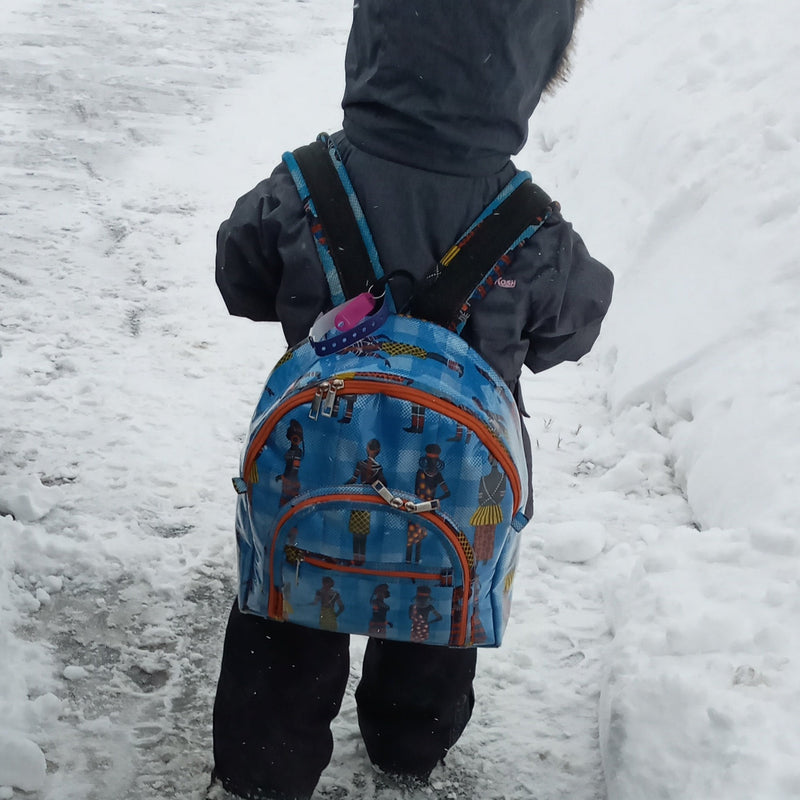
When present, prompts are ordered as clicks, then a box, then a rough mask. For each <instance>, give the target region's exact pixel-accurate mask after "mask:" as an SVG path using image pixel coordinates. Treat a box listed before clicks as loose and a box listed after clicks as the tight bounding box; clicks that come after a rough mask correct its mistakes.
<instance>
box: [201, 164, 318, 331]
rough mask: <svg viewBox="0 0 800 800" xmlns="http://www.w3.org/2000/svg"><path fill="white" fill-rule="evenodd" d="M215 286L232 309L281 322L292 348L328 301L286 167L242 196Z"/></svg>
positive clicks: (220, 241) (221, 248)
mask: <svg viewBox="0 0 800 800" xmlns="http://www.w3.org/2000/svg"><path fill="white" fill-rule="evenodd" d="M216 278H217V286H218V287H219V290H220V292H221V293H222V296H223V298H224V300H225V305H226V306H227V308H228V311H229V312H230V313H231V314H234V315H235V316H240V317H249V318H250V319H253V320H256V321H263V320H279V321H280V322H281V323H282V325H283V330H284V333H285V335H286V339H287V341H288V342H289V344H296V343H297V342H298V341H300V340H301V339H303V338H305V336H306V335H307V334H308V331H309V329H310V328H311V325H312V324H313V322H314V320H315V319H316V318H317V316H318V314H319V313H320V312H321V311H322V310H323V308H325V307H326V304H329V303H330V295H329V292H328V287H327V284H326V282H325V276H324V273H323V272H322V270H321V269H320V267H319V260H318V258H317V253H316V247H315V245H314V240H313V238H312V236H311V231H310V229H309V226H308V222H307V221H306V217H305V212H304V210H303V207H302V204H301V202H300V197H299V196H298V194H297V190H296V189H295V186H294V183H293V181H292V178H291V176H290V175H289V172H288V170H287V169H286V167H285V166H284V165H283V164H280V165H279V166H278V167H276V169H275V171H274V172H273V173H272V175H271V176H270V177H269V178H267V179H266V180H264V181H261V183H259V184H258V185H257V186H256V187H255V188H254V189H252V190H251V191H249V192H248V193H247V194H246V195H244V196H243V197H241V198H239V200H238V201H237V202H236V206H235V207H234V209H233V212H232V213H231V216H230V219H228V220H226V221H225V222H223V223H222V225H221V226H220V229H219V232H218V234H217V259H216Z"/></svg>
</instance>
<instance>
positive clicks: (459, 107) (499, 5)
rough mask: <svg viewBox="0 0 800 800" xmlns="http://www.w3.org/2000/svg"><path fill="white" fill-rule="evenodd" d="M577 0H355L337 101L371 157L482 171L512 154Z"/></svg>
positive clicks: (352, 135)
mask: <svg viewBox="0 0 800 800" xmlns="http://www.w3.org/2000/svg"><path fill="white" fill-rule="evenodd" d="M581 3H582V0H356V2H355V6H354V9H353V25H352V28H351V30H350V38H349V40H348V45H347V54H346V57H345V76H346V86H345V93H344V99H343V101H342V107H343V108H344V130H345V132H346V134H347V136H348V138H349V139H350V141H351V142H352V143H353V144H354V145H355V146H356V147H359V148H361V149H363V150H365V151H367V152H369V153H371V154H373V155H376V156H380V157H382V158H387V159H389V160H391V161H396V162H399V163H403V164H408V165H410V166H414V167H418V168H422V169H427V170H433V171H436V172H445V173H449V174H456V175H488V174H491V173H493V172H496V171H497V170H499V169H501V168H502V167H503V165H504V164H505V163H507V161H508V159H509V158H510V157H511V156H512V155H514V154H516V153H518V152H519V151H520V150H521V149H522V147H523V145H524V144H525V141H526V139H527V137H528V120H529V119H530V117H531V114H532V113H533V110H534V109H535V108H536V105H537V104H538V102H539V98H540V97H541V95H542V92H543V91H544V90H545V88H546V87H547V86H548V84H550V83H551V82H552V81H553V80H554V79H555V78H556V77H557V76H558V73H559V70H560V68H561V67H562V65H563V62H564V60H565V54H566V51H567V48H568V45H569V43H570V40H571V38H572V32H573V29H574V26H575V20H576V16H577V13H578V10H579V8H580V5H581Z"/></svg>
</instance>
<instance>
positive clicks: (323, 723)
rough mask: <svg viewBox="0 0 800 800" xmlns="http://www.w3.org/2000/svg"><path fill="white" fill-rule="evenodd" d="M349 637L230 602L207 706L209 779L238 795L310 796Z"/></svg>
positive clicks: (327, 749) (326, 744)
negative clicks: (210, 709) (210, 712)
mask: <svg viewBox="0 0 800 800" xmlns="http://www.w3.org/2000/svg"><path fill="white" fill-rule="evenodd" d="M348 646H349V637H348V636H346V635H345V634H341V633H331V632H328V631H317V630H312V629H310V628H302V627H300V626H298V625H292V624H290V623H285V622H272V621H270V620H265V619H262V618H260V617H255V616H252V615H250V614H242V613H241V612H240V611H239V608H238V606H237V604H236V603H234V606H233V610H232V611H231V615H230V618H229V620H228V628H227V631H226V633H225V646H224V650H223V653H222V668H221V671H220V678H219V684H218V686H217V697H216V701H215V703H214V775H215V776H216V777H217V778H218V779H219V780H220V781H221V782H222V784H223V786H224V787H225V788H226V789H228V790H229V791H231V792H233V793H234V794H237V795H241V796H242V797H254V798H269V800H273V798H275V799H276V800H283V799H284V798H286V799H287V800H288V798H291V799H292V800H295V798H298V799H299V800H305V798H310V797H311V795H312V793H313V791H314V787H315V786H316V785H317V781H318V780H319V776H320V774H321V773H322V770H323V769H325V767H326V766H327V765H328V762H329V761H330V757H331V752H332V750H333V739H332V736H331V732H330V724H331V721H332V720H333V718H334V717H335V716H336V715H337V713H338V712H339V706H340V705H341V702H342V696H343V695H344V690H345V686H346V684H347V676H348V674H349V660H350V658H349V649H348Z"/></svg>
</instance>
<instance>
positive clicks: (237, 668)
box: [214, 0, 612, 800]
mask: <svg viewBox="0 0 800 800" xmlns="http://www.w3.org/2000/svg"><path fill="white" fill-rule="evenodd" d="M581 4H582V0H548V2H538V3H533V2H529V0H495V2H492V3H489V2H485V0H435V1H434V0H430V1H429V2H426V3H409V2H405V0H359V2H358V3H356V4H355V8H354V12H353V25H352V29H351V33H350V38H349V41H348V46H347V53H346V59H345V67H346V88H345V94H344V100H343V108H344V123H343V130H341V131H339V132H338V133H335V134H333V136H332V139H333V141H334V143H335V145H336V147H337V148H338V150H339V152H340V154H341V156H342V159H343V161H344V164H345V167H346V169H347V172H348V173H349V175H350V178H351V180H352V183H353V186H354V188H355V191H356V194H357V195H358V197H359V199H360V201H361V205H362V207H363V209H364V213H365V216H366V218H367V223H368V225H369V227H370V229H371V231H372V234H373V238H374V240H375V244H376V246H377V249H378V252H379V253H380V258H381V263H382V265H383V268H384V270H385V271H386V272H391V271H392V270H395V269H405V270H409V271H411V272H413V273H414V275H415V277H417V278H421V277H423V276H424V275H425V274H426V273H427V272H428V271H429V269H430V268H431V267H432V266H433V265H434V264H435V263H436V262H437V260H438V259H439V258H440V257H441V256H442V255H443V254H444V253H445V252H446V251H447V249H448V248H449V247H450V245H451V244H452V243H453V242H454V241H455V240H456V239H457V238H458V237H459V236H460V235H461V234H462V233H463V232H464V231H465V230H466V229H467V227H468V226H469V225H470V224H471V223H472V221H473V220H474V219H475V218H476V217H477V216H478V214H479V213H480V212H481V211H482V210H483V209H484V208H485V206H486V205H487V204H488V203H489V202H490V201H491V200H492V199H493V198H494V197H495V196H496V195H497V194H498V192H499V191H500V189H502V188H503V187H504V186H505V185H506V184H507V183H508V181H509V180H510V179H511V178H512V177H513V176H514V175H515V174H516V172H517V169H516V167H515V166H514V164H513V163H512V162H511V160H510V158H511V156H512V155H513V154H516V153H518V152H519V151H520V149H521V148H522V146H523V145H524V143H525V140H526V137H527V132H528V120H529V118H530V116H531V114H532V112H533V110H534V108H535V107H536V105H537V103H538V101H539V98H540V96H541V94H542V92H543V91H544V89H545V88H546V87H548V86H550V85H552V84H553V83H554V82H557V81H558V80H559V77H560V75H561V72H562V71H563V69H564V63H565V58H566V52H567V49H568V46H569V43H570V41H571V38H572V33H573V28H574V24H575V20H576V17H577V15H578V13H579V11H580V6H581ZM298 144H302V143H298ZM217 283H218V286H219V288H220V291H221V292H222V295H223V297H224V299H225V302H226V304H227V307H228V310H229V311H230V312H231V313H232V314H236V315H239V316H246V317H249V318H251V319H253V320H279V321H280V322H281V324H282V327H283V331H284V334H285V337H286V340H287V342H288V343H289V344H290V345H294V344H296V343H297V342H299V341H300V340H302V339H304V338H305V337H306V336H307V335H308V331H309V329H310V327H311V325H312V324H313V322H314V321H315V319H316V317H317V316H318V315H319V314H320V313H321V312H323V311H327V310H329V309H330V308H331V306H332V303H331V298H330V294H329V291H328V286H327V282H326V280H325V276H324V273H323V270H322V267H321V265H320V262H319V260H318V257H317V251H316V247H315V246H314V242H313V239H312V235H311V233H310V230H309V227H308V224H307V221H306V217H305V214H304V211H303V207H302V205H301V202H300V199H299V196H298V194H297V191H296V189H295V186H294V183H293V181H292V178H291V176H290V175H289V172H288V170H287V169H286V167H285V166H284V165H283V164H280V165H279V166H278V167H277V168H276V169H275V170H274V172H273V173H272V175H271V176H270V177H269V178H267V179H265V180H264V181H262V182H261V183H259V184H258V185H257V186H256V187H255V188H254V189H253V190H252V191H250V192H249V193H247V194H246V195H244V196H243V197H242V198H241V199H240V200H239V201H238V202H237V203H236V206H235V208H234V210H233V213H232V215H231V218H230V219H229V220H227V221H226V222H225V223H223V225H222V227H221V228H220V231H219V234H218V239H217ZM404 284H405V282H402V281H401V282H397V284H396V286H393V291H394V293H395V299H396V301H397V305H398V307H402V306H403V304H404V302H405V300H406V299H407V298H406V297H404V296H403V291H404ZM611 289H612V277H611V274H610V272H609V271H608V270H607V269H606V268H605V267H604V266H603V265H602V264H600V263H599V262H597V261H595V260H594V259H593V258H592V257H591V256H590V255H589V253H588V252H587V250H586V247H585V246H584V244H583V242H582V240H581V239H580V237H579V236H578V235H577V234H576V233H575V232H574V230H573V229H572V226H571V225H570V224H569V223H568V222H566V221H565V220H564V219H563V217H562V216H561V214H560V211H559V210H558V208H555V209H554V211H553V213H552V214H551V215H550V217H549V219H548V220H547V221H546V223H545V224H544V226H543V227H542V229H541V230H539V231H538V232H537V233H536V235H535V236H534V237H533V238H532V239H531V240H530V241H529V242H528V243H527V244H526V245H525V246H524V247H523V248H521V249H518V250H517V251H516V252H515V255H514V260H513V262H512V263H511V265H510V266H509V268H508V270H507V271H506V273H505V275H504V280H503V282H502V285H498V286H495V287H494V288H493V289H492V291H491V292H489V293H488V294H487V295H486V297H485V298H483V299H482V300H481V301H480V302H477V303H476V304H475V305H474V306H473V309H472V315H471V317H470V320H469V322H468V324H467V325H466V327H465V328H464V330H463V333H462V335H463V337H464V338H465V339H466V341H467V342H468V343H469V344H470V345H471V346H472V347H473V348H474V349H476V350H477V351H478V352H479V353H480V354H481V355H482V356H483V357H484V358H485V359H486V361H488V363H489V364H491V365H492V366H493V367H494V368H495V370H496V371H497V372H498V373H499V374H500V375H501V376H502V378H503V379H504V380H505V381H506V383H507V384H508V386H509V388H510V389H511V391H512V393H513V394H514V396H515V398H516V399H517V403H518V405H519V407H520V413H523V409H522V402H521V393H520V388H519V378H520V374H521V371H522V368H523V366H527V367H528V368H530V369H531V370H533V371H534V372H539V371H541V370H544V369H547V368H548V367H552V366H554V365H556V364H558V363H560V362H562V361H565V360H577V359H579V358H580V357H581V356H583V355H584V354H585V353H586V352H588V351H589V349H590V348H591V346H592V344H593V343H594V341H595V339H596V338H597V335H598V333H599V330H600V324H601V321H602V319H603V317H604V316H605V314H606V311H607V309H608V306H609V302H610V299H611ZM406 291H407V290H406ZM528 466H529V472H530V464H529V465H528ZM529 510H530V509H529ZM469 600H470V598H464V601H465V602H469ZM348 643H349V640H348V636H347V635H346V634H342V633H338V632H332V631H324V630H322V631H321V630H312V629H308V628H303V627H300V626H296V625H292V624H287V623H282V622H274V621H269V620H265V619H261V618H259V617H255V616H253V615H249V614H243V613H241V612H240V611H239V609H238V607H237V605H236V604H235V603H234V606H233V609H232V611H231V615H230V618H229V621H228V628H227V632H226V637H225V644H224V651H223V657H222V667H221V673H220V679H219V684H218V688H217V697H216V702H215V706H214V759H215V767H214V775H215V777H216V779H217V780H218V781H219V782H220V783H222V785H223V786H224V787H225V788H226V789H228V790H229V791H231V792H232V793H234V794H236V795H240V796H242V797H254V798H271V799H274V800H277V799H278V798H284V799H285V798H304V799H307V798H310V797H311V795H312V794H313V791H314V787H315V786H316V784H317V781H318V780H319V777H320V774H321V773H322V770H323V769H324V768H325V766H326V765H327V764H328V762H329V760H330V756H331V752H332V747H333V744H332V737H331V732H330V723H331V721H332V720H333V718H334V717H335V716H336V715H337V713H338V711H339V707H340V704H341V701H342V698H343V695H344V691H345V686H346V683H347V678H348V674H349V652H348ZM475 663H476V652H475V650H474V649H455V648H448V647H437V646H431V645H428V644H417V643H413V642H397V641H391V640H387V639H385V638H381V637H373V638H370V639H369V641H368V644H367V648H366V654H365V658H364V663H363V666H362V677H361V681H360V683H359V686H358V689H357V691H356V698H355V699H356V703H357V707H358V721H359V726H360V729H361V733H362V736H363V738H364V742H365V744H366V748H367V753H368V755H369V757H370V759H371V761H372V762H373V764H375V765H376V766H377V767H379V768H380V769H382V770H384V771H386V772H389V773H393V774H396V775H400V776H404V777H407V778H416V779H419V780H427V778H428V777H429V775H430V773H431V771H432V770H433V768H434V767H435V766H436V764H437V763H438V762H439V761H440V760H441V759H442V758H443V757H444V755H445V754H446V753H447V752H448V750H449V749H450V748H451V747H452V746H453V744H454V743H455V742H456V741H457V739H458V738H459V736H460V735H461V733H462V731H463V730H464V728H465V726H466V724H467V722H468V720H469V718H470V715H471V713H472V708H473V704H474V693H473V687H472V682H473V677H474V673H475Z"/></svg>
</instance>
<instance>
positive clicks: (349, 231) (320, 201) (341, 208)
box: [293, 139, 377, 300]
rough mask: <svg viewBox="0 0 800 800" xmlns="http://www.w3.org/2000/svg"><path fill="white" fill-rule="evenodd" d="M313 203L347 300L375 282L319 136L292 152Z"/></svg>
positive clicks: (367, 257) (362, 241) (341, 187)
mask: <svg viewBox="0 0 800 800" xmlns="http://www.w3.org/2000/svg"><path fill="white" fill-rule="evenodd" d="M293 155H294V158H295V161H296V162H297V165H298V167H300V171H301V172H302V174H303V178H304V179H305V182H306V185H307V186H308V190H309V192H310V195H311V199H312V201H313V203H314V207H315V209H316V212H317V217H318V219H319V222H320V224H321V225H322V229H323V232H324V236H325V239H326V244H327V249H328V252H329V253H330V256H331V258H332V259H333V263H334V265H335V267H336V272H337V274H338V275H339V282H340V283H341V286H342V292H343V294H344V296H345V298H346V299H348V300H349V299H350V298H352V297H355V296H356V295H357V294H360V293H361V292H365V291H366V290H367V289H368V288H369V287H370V286H372V285H374V284H375V283H376V281H377V277H376V275H375V270H374V268H373V266H372V262H371V261H370V257H369V253H368V251H367V248H366V245H365V243H364V238H363V236H362V235H361V231H360V230H359V227H358V222H357V221H356V218H355V214H354V213H353V209H352V207H351V206H350V201H349V199H348V197H347V192H346V191H345V189H344V186H343V185H342V181H341V179H340V177H339V174H338V173H337V171H336V167H335V166H334V165H333V162H332V161H331V158H330V155H329V154H328V147H327V145H326V144H325V143H324V142H322V141H320V140H319V139H318V140H317V141H315V142H312V143H311V144H308V145H305V146H304V147H299V148H297V150H295V151H293Z"/></svg>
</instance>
